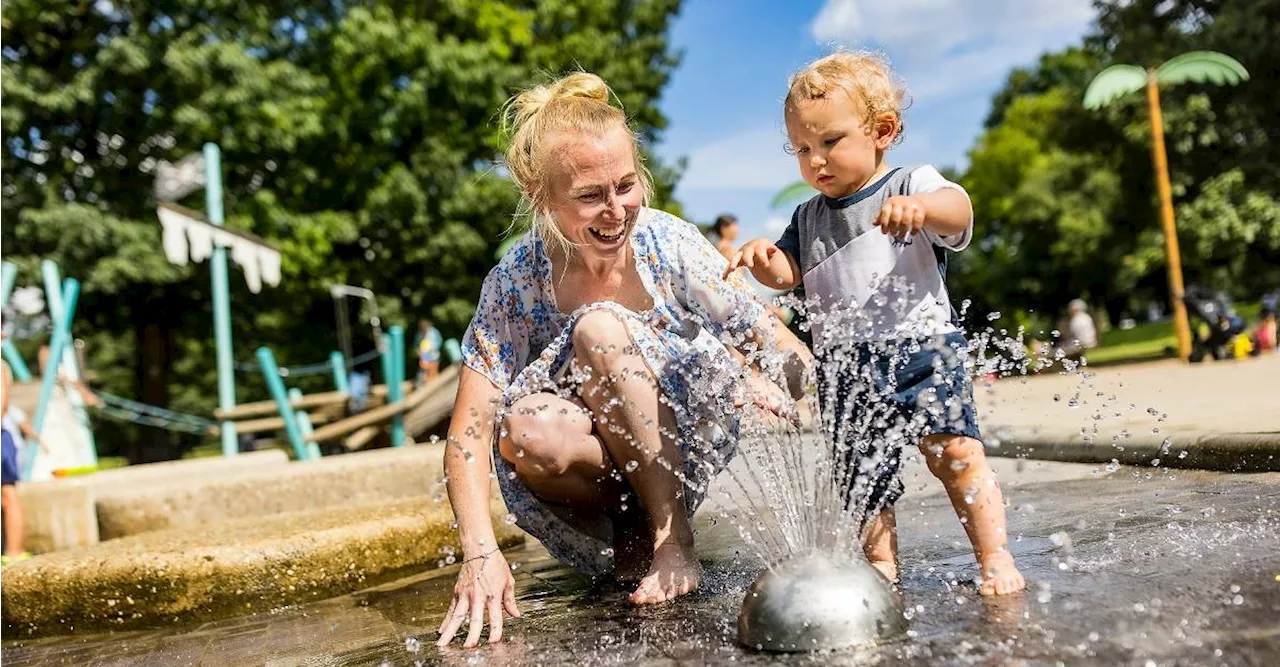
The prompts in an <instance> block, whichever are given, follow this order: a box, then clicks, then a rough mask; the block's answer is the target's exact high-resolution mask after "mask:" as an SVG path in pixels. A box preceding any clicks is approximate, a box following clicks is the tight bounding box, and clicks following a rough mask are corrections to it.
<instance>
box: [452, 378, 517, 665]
mask: <svg viewBox="0 0 1280 667" xmlns="http://www.w3.org/2000/svg"><path fill="white" fill-rule="evenodd" d="M501 396H502V393H501V391H499V389H498V388H497V387H496V386H494V384H493V383H492V382H490V381H489V379H488V378H486V377H485V376H483V375H481V374H480V373H477V372H475V371H473V370H471V368H469V367H467V366H463V367H462V373H461V375H460V376H459V380H458V395H457V398H456V399H455V400H454V406H453V419H452V420H451V421H450V422H449V436H448V441H447V442H448V444H447V445H446V447H445V454H444V471H445V476H446V479H447V486H448V489H449V502H450V504H451V505H452V506H453V514H454V516H455V517H457V519H458V533H459V535H460V537H461V540H462V569H461V570H460V571H459V572H458V582H457V584H456V585H455V586H454V591H453V602H452V604H450V605H449V611H448V613H446V614H445V617H444V620H443V621H442V622H441V623H440V640H439V642H438V644H439V645H440V646H444V645H445V644H448V643H449V641H450V640H452V639H453V636H454V634H456V633H457V632H458V629H459V627H461V625H462V622H463V620H464V619H466V618H467V617H468V616H469V617H470V619H471V625H470V629H469V631H468V633H467V639H466V641H465V642H464V643H463V646H464V647H472V646H475V645H476V644H478V643H479V642H480V630H481V628H483V627H484V619H485V612H486V611H487V612H488V616H489V642H490V643H493V642H497V641H500V640H501V639H502V614H503V610H504V609H505V610H506V613H508V614H510V615H512V616H519V615H520V611H519V609H517V608H516V598H515V579H514V578H513V577H512V576H511V570H510V568H508V567H507V560H506V558H505V557H503V555H502V552H501V551H499V550H498V541H497V537H496V536H495V535H494V532H493V524H492V522H491V519H490V516H489V494H490V480H489V471H490V470H491V469H492V466H493V437H494V421H495V420H496V418H497V401H498V400H499V399H500V398H501Z"/></svg>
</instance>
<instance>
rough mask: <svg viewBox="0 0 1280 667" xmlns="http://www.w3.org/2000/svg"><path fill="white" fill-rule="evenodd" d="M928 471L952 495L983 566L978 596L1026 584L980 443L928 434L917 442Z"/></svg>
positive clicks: (1017, 588) (948, 494) (979, 563)
mask: <svg viewBox="0 0 1280 667" xmlns="http://www.w3.org/2000/svg"><path fill="white" fill-rule="evenodd" d="M920 449H921V451H922V452H924V456H925V461H926V462H927V463H928V465H929V471H930V472H932V473H933V475H934V476H935V477H937V478H938V479H939V480H940V481H941V482H942V485H943V486H944V487H945V488H946V490H947V496H948V497H950V498H951V506H952V507H954V508H955V510H956V515H957V516H959V517H960V523H961V524H963V525H964V530H965V532H966V533H967V534H968V535H969V542H970V543H972V544H973V554H974V556H976V557H977V559H978V566H979V568H981V570H982V583H981V584H980V585H979V587H978V592H979V593H981V594H982V595H1005V594H1007V593H1013V592H1016V591H1020V590H1022V589H1023V588H1025V587H1026V582H1025V581H1024V580H1023V578H1022V573H1020V572H1018V568H1017V567H1016V566H1015V565H1014V562H1013V555H1012V554H1010V553H1009V537H1008V535H1007V534H1006V531H1005V516H1004V497H1003V496H1002V495H1001V493H1000V486H999V485H998V484H997V483H996V476H995V473H994V472H993V471H992V470H991V467H990V466H989V465H987V457H986V454H985V453H984V452H983V450H982V443H981V442H978V441H977V440H974V439H973V438H967V437H964V436H958V435H945V434H936V435H931V436H928V437H926V438H925V439H924V442H923V443H922V444H921V445H920Z"/></svg>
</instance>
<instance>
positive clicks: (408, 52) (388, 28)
mask: <svg viewBox="0 0 1280 667" xmlns="http://www.w3.org/2000/svg"><path fill="white" fill-rule="evenodd" d="M678 7H679V0H541V1H537V2H535V1H533V0H503V1H495V0H433V1H429V2H422V1H414V2H408V1H404V0H375V1H372V2H348V1H344V0H323V1H308V0H301V1H291V2H282V1H280V0H259V1H255V2H247V1H245V0H212V1H211V0H176V1H166V2H161V1H158V0H138V1H131V2H117V3H115V4H113V3H110V2H103V1H101V0H99V1H94V0H12V1H10V2H6V3H5V5H4V8H3V43H4V47H3V53H2V65H3V77H2V85H3V94H4V106H3V114H2V121H0V122H2V127H3V139H4V150H3V151H0V157H2V159H3V183H2V188H3V190H2V192H3V202H4V206H3V212H2V214H0V215H3V243H4V248H5V259H6V260H8V261H14V262H15V263H17V264H18V266H19V267H20V271H21V273H20V280H19V284H24V283H28V282H30V283H36V284H38V278H37V276H38V275H39V273H38V270H37V268H36V267H37V264H38V262H39V260H40V259H42V258H50V259H54V260H56V261H58V262H59V264H60V265H61V266H62V269H63V273H64V274H65V275H68V276H75V277H77V278H79V279H81V280H82V281H83V283H84V296H83V297H82V299H81V303H82V305H81V307H80V309H79V316H78V318H77V326H76V329H75V333H76V335H77V336H79V337H81V338H84V339H85V340H86V342H87V347H88V351H89V358H90V366H91V367H93V368H94V369H95V370H96V371H97V372H98V373H99V374H100V375H101V376H102V378H103V380H104V383H105V385H106V388H107V389H108V390H109V391H113V392H117V393H120V394H124V395H130V396H135V397H139V398H140V399H141V400H144V401H147V402H150V403H155V404H160V405H170V406H172V407H175V408H177V409H181V410H186V411H190V412H196V413H204V414H208V413H209V412H210V410H211V409H212V407H213V405H214V396H215V392H214V386H215V371H214V361H213V358H214V354H213V341H212V334H211V329H212V327H211V315H210V311H209V275H208V267H207V266H206V265H194V266H187V267H175V266H172V265H169V264H168V263H167V262H166V261H165V259H164V257H163V254H162V253H161V250H160V226H159V223H158V220H157V218H156V214H155V200H154V197H153V195H152V182H153V178H154V173H153V172H154V169H155V166H156V164H157V161H159V160H168V161H174V160H176V159H179V158H181V157H183V156H185V155H187V154H190V153H194V152H198V151H199V150H200V147H201V145H202V144H203V143H205V142H207V141H214V142H217V143H218V144H219V145H220V146H221V149H222V154H223V164H224V184H225V191H226V196H225V202H226V210H227V224H228V226H230V227H234V228H237V229H241V230H245V231H249V232H252V233H254V234H257V235H259V236H261V237H264V238H266V239H268V240H269V241H271V242H273V243H274V244H276V245H277V246H278V247H279V248H280V249H281V251H282V253H283V274H284V280H283V283H282V284H281V286H279V287H277V288H267V289H265V290H264V291H263V292H262V293H260V294H257V295H252V294H250V293H249V292H248V291H247V290H246V289H245V288H244V285H243V283H242V281H240V280H239V279H238V275H239V272H238V270H237V269H235V268H233V269H232V305H233V325H232V326H233V332H234V336H235V339H236V358H237V359H240V360H244V361H248V360H251V359H252V351H253V349H254V348H256V347H257V346H259V345H269V346H271V347H272V348H273V349H274V350H275V352H276V356H277V358H278V359H279V360H280V362H281V363H282V364H298V363H306V362H312V361H317V360H323V359H325V358H326V357H327V355H328V351H329V350H332V349H334V348H335V347H336V339H335V336H334V334H333V330H334V315H333V307H332V304H331V301H330V297H329V295H328V291H327V288H328V286H329V285H331V284H334V283H346V284H353V285H359V286H363V287H367V288H369V289H372V290H373V291H374V292H375V293H376V294H377V295H378V297H379V301H380V309H381V310H382V315H383V319H384V321H388V322H393V323H394V322H400V323H403V324H406V325H407V326H408V327H409V328H412V325H413V323H414V322H415V321H416V319H417V318H418V317H421V316H430V317H431V318H432V319H433V320H435V321H436V323H437V325H438V326H439V327H440V328H441V329H442V331H443V332H444V333H445V335H447V336H457V335H460V334H461V333H462V330H463V328H464V327H465V326H466V323H467V322H468V320H469V319H470V316H471V314H472V310H473V308H474V302H475V298H476V296H477V295H478V293H479V288H480V282H481V280H482V279H483V277H484V275H485V273H486V272H487V270H488V268H489V267H490V266H491V265H492V263H493V251H494V249H495V247H496V246H497V244H498V243H499V242H500V241H501V237H502V234H503V232H504V231H505V230H506V229H507V228H508V227H509V226H510V224H511V221H512V220H511V214H512V212H513V210H514V208H515V206H514V204H515V197H516V193H515V192H514V190H513V188H512V187H511V185H510V183H509V181H508V180H507V179H506V178H505V177H504V176H503V174H502V172H501V170H500V169H499V168H498V167H497V166H496V160H497V158H498V157H499V155H500V148H501V137H500V136H499V128H498V123H497V122H496V121H497V111H498V109H499V108H500V106H501V104H502V103H503V101H504V100H505V99H507V97H508V96H510V95H511V94H513V93H514V92H515V91H516V90H518V89H519V88H523V87H526V86H528V85H531V84H533V83H538V82H542V81H545V80H548V79H550V78H551V77H553V76H555V75H557V74H559V73H561V72H565V71H569V70H573V69H579V68H581V69H586V70H590V71H594V72H596V73H599V74H600V75H601V76H603V77H604V78H605V80H606V81H608V82H609V83H610V85H611V86H612V87H613V88H614V90H615V92H616V93H617V95H618V97H619V98H620V100H621V102H622V103H623V104H624V105H625V107H626V109H627V111H628V113H629V115H630V116H631V117H632V118H633V120H634V122H635V125H636V127H637V130H638V131H639V133H640V135H641V136H642V137H643V138H644V139H645V140H646V141H649V142H652V141H654V140H656V139H657V138H658V137H659V135H660V132H661V130H662V128H663V127H664V125H665V123H666V120H665V118H664V117H663V116H662V114H661V112H660V111H659V110H658V107H657V100H658V98H659V96H660V94H661V92H662V90H663V88H664V86H665V85H666V83H667V81H668V79H669V77H670V73H671V71H672V69H673V68H674V66H675V65H676V63H677V55H676V54H674V53H672V51H671V49H670V48H669V47H668V44H667V31H668V25H669V22H670V20H671V18H672V16H673V15H674V13H675V12H676V11H677V10H678ZM652 166H653V171H654V173H655V176H656V177H657V180H658V184H657V185H658V187H657V192H658V196H659V201H658V204H659V205H668V204H670V202H669V198H670V196H671V191H672V188H673V186H674V181H675V179H676V178H677V177H678V170H677V169H673V168H671V167H667V166H664V165H660V164H656V163H655V164H652ZM183 203H184V204H185V205H188V206H192V207H199V208H202V207H203V198H202V196H201V195H198V194H197V195H192V196H190V197H189V198H188V200H185V201H184V202H183ZM364 344H365V345H366V346H367V345H369V344H371V343H370V342H369V341H367V340H366V341H365V343H364ZM357 351H360V350H357ZM241 380H242V381H243V382H242V386H241V390H240V396H239V397H238V398H239V400H241V401H243V400H248V399H253V398H260V397H261V393H260V391H261V390H260V380H259V379H258V378H257V377H254V376H253V374H252V373H249V374H246V375H244V376H242V377H241ZM303 386H304V388H316V387H314V386H312V387H308V386H307V385H305V384H304V385H303ZM120 438H123V439H125V440H130V441H134V442H139V440H138V438H137V437H136V434H134V433H125V434H120ZM117 439H119V438H117ZM102 440H104V441H107V442H109V441H110V440H111V438H103V439H102ZM176 444H181V445H182V446H187V445H190V444H192V443H191V442H190V441H185V442H182V443H177V442H176V441H174V440H171V439H169V438H168V436H164V435H163V434H160V435H158V436H157V437H156V439H155V440H154V441H153V442H150V443H148V446H147V447H138V448H134V449H131V450H129V451H127V452H126V453H128V454H129V455H130V456H131V457H132V458H134V459H135V460H149V459H155V458H167V457H171V456H173V455H174V454H175V453H176V450H175V449H174V446H175V445H176Z"/></svg>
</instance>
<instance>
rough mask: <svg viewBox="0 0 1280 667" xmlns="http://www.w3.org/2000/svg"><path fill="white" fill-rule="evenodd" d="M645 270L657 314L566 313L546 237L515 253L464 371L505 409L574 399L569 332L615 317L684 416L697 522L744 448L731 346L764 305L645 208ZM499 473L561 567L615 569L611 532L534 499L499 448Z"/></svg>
mask: <svg viewBox="0 0 1280 667" xmlns="http://www.w3.org/2000/svg"><path fill="white" fill-rule="evenodd" d="M631 249H632V252H633V253H634V257H635V259H636V270H637V273H639V275H640V280H641V281H642V282H643V284H644V287H645V289H646V290H647V291H648V292H649V295H650V296H651V297H652V298H653V309H652V310H649V311H646V312H639V313H637V312H633V311H631V310H628V309H626V308H623V307H622V306H620V305H618V304H617V303H614V302H600V303H593V304H588V305H585V306H582V307H580V308H578V309H577V310H575V311H574V312H572V313H569V314H565V313H562V312H560V310H559V309H558V308H557V307H556V301H555V292H554V290H553V287H552V275H551V260H550V258H549V257H548V255H547V252H546V249H545V247H544V245H543V242H542V240H541V239H540V238H538V236H537V234H528V235H526V236H525V238H524V239H522V240H521V241H519V242H518V243H517V244H516V245H514V246H513V247H512V248H511V249H510V250H509V251H507V253H506V255H504V256H503V258H502V260H501V261H500V262H499V263H498V265H497V266H496V267H494V268H493V270H492V271H490V272H489V275H488V277H487V278H485V281H484V288H483V290H482V291H481V294H480V301H479V303H478V304H477V307H476V314H475V317H474V319H472V320H471V326H470V327H468V328H467V333H466V336H465V337H464V339H463V343H462V357H463V363H465V364H466V365H467V366H468V367H469V368H471V369H472V370H474V371H476V372H477V373H480V374H481V375H483V376H485V377H486V378H488V379H489V380H490V381H491V382H493V384H494V385H495V386H497V387H498V388H499V389H501V390H502V393H503V402H504V404H505V406H507V407H510V406H511V405H513V404H514V403H515V402H516V401H518V400H519V399H521V398H524V397H525V396H528V395H530V394H534V393H539V392H551V393H558V394H560V395H562V396H565V397H568V396H569V395H570V392H571V391H572V390H571V388H570V387H568V386H567V383H566V381H565V379H564V377H563V376H564V370H565V368H566V367H567V365H568V363H569V361H570V360H571V359H572V357H573V342H572V338H571V335H570V334H571V332H572V331H573V327H574V325H575V324H576V323H577V321H578V319H579V318H581V317H582V316H583V315H584V314H586V313H588V312H592V311H595V310H600V309H607V310H608V311H610V312H612V313H613V314H615V315H616V316H618V318H619V319H620V320H622V322H624V323H625V324H626V326H627V330H628V332H629V333H630V335H631V339H632V341H633V342H634V343H635V344H636V347H637V348H638V349H639V351H640V353H641V354H642V355H643V356H644V359H645V361H646V362H647V363H648V365H649V368H650V370H651V371H653V374H654V376H655V378H656V379H657V381H658V385H659V388H660V389H661V390H662V393H663V395H664V396H665V401H664V403H667V404H668V405H670V406H671V408H672V410H673V412H674V413H675V418H676V425H677V428H678V432H679V433H678V438H679V439H678V442H677V444H678V447H679V450H680V452H681V453H682V454H683V456H684V457H685V460H684V466H683V471H682V473H683V480H684V501H685V505H686V507H687V508H688V510H689V512H690V514H692V513H693V511H694V510H696V509H697V507H698V505H699V504H701V502H702V500H703V498H704V497H705V495H706V487H707V483H708V482H709V481H710V479H711V477H712V476H713V475H715V474H716V473H718V472H719V471H720V470H722V469H723V468H724V466H725V465H726V464H727V463H728V461H729V459H730V458H731V457H732V456H733V454H734V452H735V451H736V448H737V436H738V421H737V420H738V414H739V413H740V412H741V410H738V409H735V408H734V405H733V402H734V397H733V395H732V392H731V391H730V389H729V388H731V387H738V386H741V383H740V382H737V378H738V377H739V376H740V375H741V372H742V369H741V367H740V366H739V364H738V363H737V362H736V361H734V360H733V358H732V357H731V356H730V355H729V353H728V350H727V348H726V346H725V342H728V341H736V340H741V337H742V336H743V335H744V334H746V333H747V332H748V331H749V330H750V329H751V328H752V327H753V326H754V325H755V324H756V323H757V321H758V320H759V319H760V317H761V316H762V315H763V314H764V312H765V310H764V304H763V303H762V301H761V300H760V297H759V296H758V295H757V293H756V292H755V291H754V290H753V289H752V288H751V287H750V286H749V285H748V284H747V282H746V281H745V279H743V278H742V276H741V275H740V273H735V274H733V275H732V276H730V278H729V279H728V280H725V279H724V278H722V275H723V273H724V269H725V267H726V265H727V264H726V260H725V258H724V257H722V256H721V255H720V253H719V252H717V251H716V249H715V247H714V246H712V245H711V243H710V241H708V240H707V239H706V238H705V237H703V235H702V234H701V233H700V232H699V231H698V229H697V227H695V226H693V225H692V224H690V223H688V222H685V221H684V220H681V219H679V218H677V217H675V216H673V215H670V214H668V213H664V212H662V211H658V210H654V209H643V210H642V211H641V212H640V215H639V218H638V220H637V223H636V225H635V228H634V229H633V231H632V235H631ZM493 460H494V468H495V472H496V474H497V477H498V483H499V486H500V487H501V489H502V496H503V499H504V500H505V502H506V505H507V508H508V509H509V510H510V511H511V513H512V514H514V515H515V517H516V523H517V525H519V526H520V527H521V528H523V529H524V530H525V531H526V532H528V533H529V534H530V535H532V536H534V537H535V538H537V539H538V540H540V541H541V542H542V543H543V545H544V546H545V547H546V548H547V550H548V551H550V552H551V554H552V555H554V556H555V557H556V558H558V559H559V560H560V561H562V562H565V563H568V564H570V565H572V566H574V567H575V568H578V569H579V570H582V571H585V572H588V573H591V574H600V573H604V572H607V571H609V570H611V569H612V567H613V555H612V553H613V552H612V547H613V537H612V526H611V524H609V522H608V521H607V520H596V521H588V520H585V519H579V518H577V517H575V516H573V515H571V514H569V513H566V512H565V511H563V509H561V508H553V507H551V506H549V505H547V504H546V503H543V502H542V501H541V500H540V499H539V498H537V497H536V496H534V494H533V492H532V491H530V490H529V488H528V487H526V486H525V485H524V483H523V482H522V481H521V480H520V479H519V478H518V477H517V476H516V474H515V471H514V470H513V469H512V467H511V465H510V464H509V463H508V462H507V461H505V460H503V458H502V457H501V456H500V455H499V453H498V450H497V436H496V435H495V439H494V454H493Z"/></svg>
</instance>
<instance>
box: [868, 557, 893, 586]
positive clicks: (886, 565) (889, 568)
mask: <svg viewBox="0 0 1280 667" xmlns="http://www.w3.org/2000/svg"><path fill="white" fill-rule="evenodd" d="M870 563H871V567H874V568H875V569H876V570H877V571H879V572H880V574H881V575H883V576H884V578H885V579H888V580H889V583H891V584H896V583H898V564H897V563H895V562H893V561H891V560H873V561H870Z"/></svg>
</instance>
